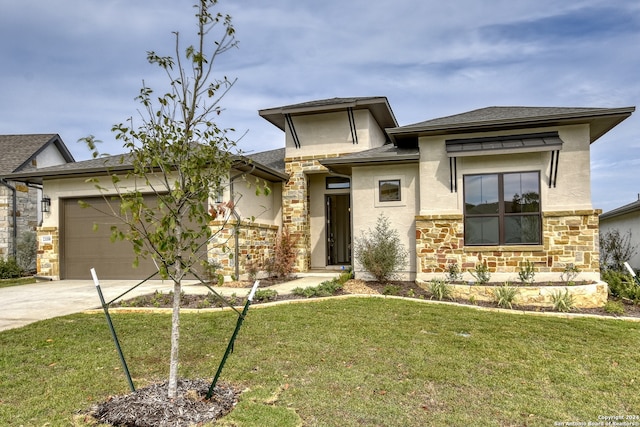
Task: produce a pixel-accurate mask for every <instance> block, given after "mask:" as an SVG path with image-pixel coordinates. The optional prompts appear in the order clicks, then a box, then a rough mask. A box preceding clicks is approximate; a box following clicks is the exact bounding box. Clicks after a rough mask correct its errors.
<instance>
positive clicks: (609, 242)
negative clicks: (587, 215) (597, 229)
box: [599, 229, 638, 271]
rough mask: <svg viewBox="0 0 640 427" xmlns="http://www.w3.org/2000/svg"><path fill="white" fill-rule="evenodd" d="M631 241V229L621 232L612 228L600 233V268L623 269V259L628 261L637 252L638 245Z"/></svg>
mask: <svg viewBox="0 0 640 427" xmlns="http://www.w3.org/2000/svg"><path fill="white" fill-rule="evenodd" d="M631 242H632V240H631V230H627V232H626V233H624V234H622V233H620V231H619V230H618V229H613V230H609V231H607V232H606V233H604V234H601V235H600V239H599V243H600V269H601V270H609V269H611V270H616V271H624V263H625V261H629V260H630V259H631V258H632V257H633V256H634V255H635V254H636V253H637V252H638V250H637V249H638V246H637V245H633V244H632V243H631Z"/></svg>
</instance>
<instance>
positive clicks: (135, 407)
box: [90, 379, 239, 427]
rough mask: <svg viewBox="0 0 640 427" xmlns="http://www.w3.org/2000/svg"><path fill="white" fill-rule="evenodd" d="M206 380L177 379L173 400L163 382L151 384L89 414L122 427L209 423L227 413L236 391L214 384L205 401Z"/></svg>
mask: <svg viewBox="0 0 640 427" xmlns="http://www.w3.org/2000/svg"><path fill="white" fill-rule="evenodd" d="M209 386H210V382H209V381H205V380H202V379H196V380H187V379H180V380H178V390H177V396H176V398H175V399H169V398H168V397H167V390H168V385H167V383H166V382H165V383H162V384H152V385H150V386H148V387H145V388H141V389H138V390H136V391H135V392H133V393H130V394H127V395H124V396H115V397H113V398H110V399H109V400H107V401H106V402H103V403H100V404H98V405H96V406H95V407H94V408H92V410H91V413H90V415H91V416H92V417H93V418H94V419H95V420H97V421H98V422H100V423H103V424H109V425H113V426H122V427H154V426H155V427H169V426H171V427H175V426H193V425H202V424H204V423H211V422H214V421H215V420H217V419H218V418H220V417H223V416H224V415H226V414H227V413H229V412H230V411H231V410H232V409H233V407H234V406H235V404H236V403H237V401H238V395H239V390H237V389H235V388H234V387H231V386H228V385H225V384H221V383H218V384H217V385H216V388H215V389H214V390H213V394H212V396H211V399H209V400H206V395H207V392H208V391H209Z"/></svg>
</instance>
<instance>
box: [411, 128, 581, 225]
mask: <svg viewBox="0 0 640 427" xmlns="http://www.w3.org/2000/svg"><path fill="white" fill-rule="evenodd" d="M556 130H557V131H558V132H559V135H560V138H561V139H562V140H563V141H564V144H563V147H562V150H560V156H559V162H558V176H557V179H556V187H552V188H549V173H550V168H551V152H532V153H522V154H493V155H486V156H471V157H459V158H458V159H457V160H456V166H457V172H456V178H457V179H456V181H457V189H458V191H457V192H451V187H450V173H451V172H450V167H449V158H448V157H447V153H446V148H445V141H446V140H447V139H456V138H474V137H481V136H482V137H488V136H498V135H508V133H506V132H494V133H487V134H457V135H448V136H446V137H444V136H438V137H428V138H427V137H425V138H421V139H420V176H421V186H420V188H421V193H420V202H421V203H420V214H421V215H434V214H455V213H462V211H463V197H464V188H463V185H462V182H463V176H464V175H465V174H474V173H492V172H517V171H539V172H540V193H541V194H540V195H541V199H542V209H543V210H544V211H555V210H584V209H592V205H591V191H590V163H589V159H590V158H589V127H588V126H587V125H576V126H564V127H560V128H543V129H521V130H518V132H517V133H518V134H523V133H537V132H547V131H556ZM511 133H513V132H511Z"/></svg>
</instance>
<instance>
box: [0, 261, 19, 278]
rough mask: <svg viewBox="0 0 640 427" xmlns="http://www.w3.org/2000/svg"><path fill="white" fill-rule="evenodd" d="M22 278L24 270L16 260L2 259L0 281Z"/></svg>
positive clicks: (0, 262)
mask: <svg viewBox="0 0 640 427" xmlns="http://www.w3.org/2000/svg"><path fill="white" fill-rule="evenodd" d="M20 276H22V269H21V268H20V266H19V265H18V263H17V262H16V260H15V259H14V258H9V259H6V260H5V259H3V258H0V279H14V278H16V277H20Z"/></svg>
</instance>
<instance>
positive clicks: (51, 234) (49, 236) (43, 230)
mask: <svg viewBox="0 0 640 427" xmlns="http://www.w3.org/2000/svg"><path fill="white" fill-rule="evenodd" d="M37 234H38V255H37V259H36V268H37V274H38V276H43V277H50V278H52V279H54V280H59V279H60V239H59V231H58V227H40V228H38V231H37Z"/></svg>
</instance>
